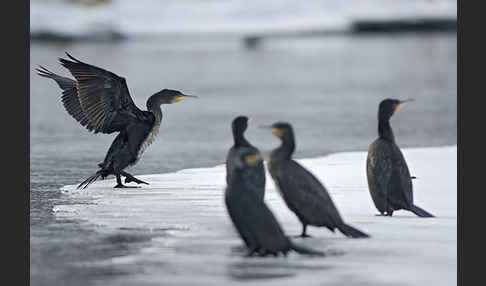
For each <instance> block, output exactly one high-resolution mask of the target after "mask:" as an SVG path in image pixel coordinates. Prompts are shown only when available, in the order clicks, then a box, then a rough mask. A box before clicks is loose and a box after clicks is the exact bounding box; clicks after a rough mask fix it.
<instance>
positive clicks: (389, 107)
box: [378, 98, 413, 119]
mask: <svg viewBox="0 0 486 286" xmlns="http://www.w3.org/2000/svg"><path fill="white" fill-rule="evenodd" d="M410 101H413V99H405V100H398V99H390V98H387V99H385V100H383V101H381V102H380V105H379V107H378V117H379V118H383V119H390V117H392V116H393V114H394V113H395V111H397V110H399V109H400V108H401V106H402V104H404V103H406V102H410Z"/></svg>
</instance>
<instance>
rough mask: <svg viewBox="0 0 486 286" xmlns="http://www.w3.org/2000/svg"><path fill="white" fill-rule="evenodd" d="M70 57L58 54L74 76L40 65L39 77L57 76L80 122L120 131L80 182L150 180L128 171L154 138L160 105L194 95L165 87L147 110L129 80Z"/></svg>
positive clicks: (96, 129) (98, 129) (67, 103)
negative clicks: (136, 99) (138, 101)
mask: <svg viewBox="0 0 486 286" xmlns="http://www.w3.org/2000/svg"><path fill="white" fill-rule="evenodd" d="M66 55H67V56H68V57H69V58H70V60H67V59H62V58H60V59H59V61H60V62H61V64H62V66H64V67H65V68H67V69H68V70H69V72H70V73H71V74H72V75H73V77H74V78H75V80H73V79H70V78H67V77H63V76H60V75H57V74H55V73H52V72H50V71H49V70H47V69H46V68H44V67H42V66H39V68H38V69H37V72H38V74H39V75H40V76H43V77H47V78H50V79H53V80H54V81H55V82H56V83H57V84H58V85H59V87H60V88H61V89H62V96H61V101H62V103H63V105H64V108H65V109H66V111H67V112H68V113H69V114H70V115H71V116H72V117H73V118H74V119H76V121H78V122H79V123H80V124H81V125H82V126H84V127H86V129H88V130H89V131H92V132H94V133H99V132H101V133H106V134H110V133H113V132H119V134H118V135H117V136H116V138H115V140H114V141H113V143H112V144H111V146H110V149H109V150H108V153H107V154H106V157H105V160H104V161H103V162H102V163H100V164H98V166H99V167H100V169H99V170H98V171H97V172H96V173H95V174H94V175H92V176H90V177H89V178H87V179H86V180H85V181H84V182H82V183H81V184H80V185H79V186H78V188H86V187H87V186H88V185H90V184H91V183H93V182H94V181H95V180H96V179H98V178H99V177H101V178H102V179H104V178H106V177H107V176H109V175H115V176H116V181H117V184H116V186H115V188H127V187H129V186H125V185H123V184H122V181H121V176H124V177H125V183H129V182H135V183H137V184H148V183H146V182H144V181H141V180H139V179H137V178H135V177H134V176H132V175H130V174H129V173H127V172H125V171H124V169H125V168H127V167H129V166H133V165H135V164H136V163H137V162H138V161H139V160H140V158H141V156H142V154H143V152H144V151H145V149H146V148H147V147H148V146H149V145H150V144H151V143H152V142H153V140H154V138H155V136H156V135H157V134H158V132H159V128H160V124H161V122H162V110H161V108H160V105H162V104H171V103H175V102H178V101H180V100H181V99H183V98H188V97H195V96H191V95H185V94H182V93H181V92H179V91H176V90H170V89H163V90H161V91H159V92H157V93H155V94H153V95H152V96H150V97H149V98H148V100H147V111H144V110H140V109H139V108H138V107H137V106H136V105H135V103H134V102H133V100H132V98H131V96H130V93H129V92H128V87H127V84H126V81H125V79H124V78H123V77H120V76H118V75H116V74H114V73H112V72H110V71H107V70H104V69H102V68H99V67H96V66H93V65H89V64H87V63H84V62H81V61H80V60H78V59H75V58H74V57H73V56H71V55H69V54H68V53H66Z"/></svg>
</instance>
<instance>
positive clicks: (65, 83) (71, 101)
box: [36, 66, 94, 131]
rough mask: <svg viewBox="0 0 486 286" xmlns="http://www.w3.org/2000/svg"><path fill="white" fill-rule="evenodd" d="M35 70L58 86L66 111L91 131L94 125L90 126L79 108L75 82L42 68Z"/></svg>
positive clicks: (89, 122)
mask: <svg viewBox="0 0 486 286" xmlns="http://www.w3.org/2000/svg"><path fill="white" fill-rule="evenodd" d="M36 70H37V73H38V74H39V75H40V76H43V77H47V78H51V79H53V80H54V81H55V82H56V83H57V84H58V85H59V87H60V88H61V89H62V96H61V102H62V104H63V105H64V108H65V109H66V111H67V112H68V113H69V114H70V115H71V116H72V117H73V118H74V119H76V121H78V122H79V123H80V124H81V125H82V126H84V127H86V128H87V129H88V130H89V131H92V130H93V129H94V125H93V124H91V121H90V120H89V119H88V117H86V114H85V113H84V110H83V108H82V107H81V103H80V102H79V98H78V90H77V88H76V81H74V80H72V79H70V78H67V77H62V76H60V75H57V74H55V73H53V72H51V71H49V70H48V69H46V68H44V67H42V66H39V68H38V69H36Z"/></svg>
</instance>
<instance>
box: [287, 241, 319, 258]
mask: <svg viewBox="0 0 486 286" xmlns="http://www.w3.org/2000/svg"><path fill="white" fill-rule="evenodd" d="M290 248H291V249H292V250H294V251H296V252H298V253H300V254H306V255H315V256H325V254H324V252H321V251H317V250H314V249H310V248H307V247H304V246H302V245H297V244H295V243H293V242H291V243H290Z"/></svg>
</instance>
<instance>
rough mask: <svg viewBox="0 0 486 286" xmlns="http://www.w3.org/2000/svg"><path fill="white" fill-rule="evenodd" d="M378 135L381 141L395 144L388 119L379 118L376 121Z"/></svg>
mask: <svg viewBox="0 0 486 286" xmlns="http://www.w3.org/2000/svg"><path fill="white" fill-rule="evenodd" d="M378 135H379V136H380V138H382V139H385V140H388V141H390V142H393V143H395V136H394V135H393V130H392V128H391V126H390V119H389V118H385V117H380V118H379V119H378Z"/></svg>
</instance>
